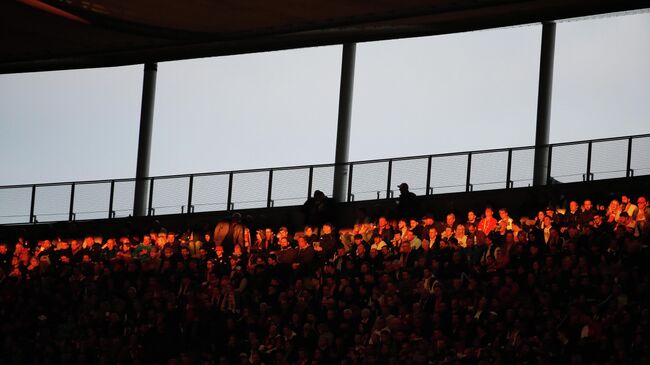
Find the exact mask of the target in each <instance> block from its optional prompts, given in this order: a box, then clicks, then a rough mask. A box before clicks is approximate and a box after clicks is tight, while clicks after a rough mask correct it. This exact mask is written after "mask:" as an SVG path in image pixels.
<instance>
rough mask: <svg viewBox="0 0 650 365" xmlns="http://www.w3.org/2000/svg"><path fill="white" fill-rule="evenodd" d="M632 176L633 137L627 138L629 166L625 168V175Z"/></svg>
mask: <svg viewBox="0 0 650 365" xmlns="http://www.w3.org/2000/svg"><path fill="white" fill-rule="evenodd" d="M631 176H632V137H630V138H628V140H627V167H626V168H625V177H631Z"/></svg>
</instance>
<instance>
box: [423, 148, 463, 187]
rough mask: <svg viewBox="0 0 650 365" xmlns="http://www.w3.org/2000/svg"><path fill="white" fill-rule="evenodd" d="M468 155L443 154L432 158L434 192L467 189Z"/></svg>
mask: <svg viewBox="0 0 650 365" xmlns="http://www.w3.org/2000/svg"><path fill="white" fill-rule="evenodd" d="M466 179H467V155H455V156H441V157H434V158H433V159H432V160H431V187H432V188H433V193H434V194H442V193H454V192H459V191H465V183H466Z"/></svg>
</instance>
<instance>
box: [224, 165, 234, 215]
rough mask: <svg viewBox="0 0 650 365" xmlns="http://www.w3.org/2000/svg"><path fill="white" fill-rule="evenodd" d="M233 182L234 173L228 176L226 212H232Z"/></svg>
mask: <svg viewBox="0 0 650 365" xmlns="http://www.w3.org/2000/svg"><path fill="white" fill-rule="evenodd" d="M232 180H233V173H232V171H231V172H230V174H229V175H228V206H227V208H226V210H231V209H230V206H231V205H232Z"/></svg>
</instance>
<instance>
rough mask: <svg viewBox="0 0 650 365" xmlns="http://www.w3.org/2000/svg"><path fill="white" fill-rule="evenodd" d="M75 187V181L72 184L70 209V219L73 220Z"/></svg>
mask: <svg viewBox="0 0 650 365" xmlns="http://www.w3.org/2000/svg"><path fill="white" fill-rule="evenodd" d="M74 187H75V183H72V185H71V186H70V211H69V212H68V221H72V217H73V215H74Z"/></svg>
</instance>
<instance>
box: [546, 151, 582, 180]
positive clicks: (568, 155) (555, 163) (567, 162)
mask: <svg viewBox="0 0 650 365" xmlns="http://www.w3.org/2000/svg"><path fill="white" fill-rule="evenodd" d="M587 148H588V147H587V144H586V143H582V144H574V145H568V146H557V147H553V150H552V152H551V153H552V154H553V156H552V160H551V177H552V178H553V179H555V180H557V181H559V182H561V183H568V182H577V181H583V180H584V175H585V174H586V173H587Z"/></svg>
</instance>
